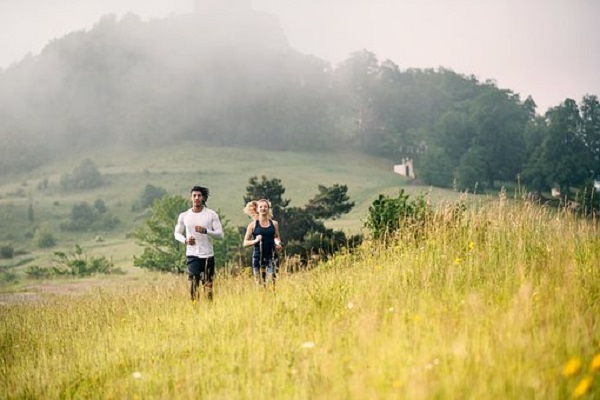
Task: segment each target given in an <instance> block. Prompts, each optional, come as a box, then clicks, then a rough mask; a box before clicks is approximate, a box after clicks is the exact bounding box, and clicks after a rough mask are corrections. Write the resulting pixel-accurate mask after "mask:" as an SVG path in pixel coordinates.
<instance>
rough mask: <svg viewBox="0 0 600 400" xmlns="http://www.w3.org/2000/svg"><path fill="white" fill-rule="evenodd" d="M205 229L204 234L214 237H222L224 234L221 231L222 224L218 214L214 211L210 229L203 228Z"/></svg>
mask: <svg viewBox="0 0 600 400" xmlns="http://www.w3.org/2000/svg"><path fill="white" fill-rule="evenodd" d="M204 229H205V230H206V232H205V233H206V234H207V235H208V236H210V237H212V238H214V239H223V237H224V236H225V235H224V233H223V226H222V225H221V220H220V219H219V214H217V213H216V212H214V213H213V218H212V224H211V227H210V229H208V228H204Z"/></svg>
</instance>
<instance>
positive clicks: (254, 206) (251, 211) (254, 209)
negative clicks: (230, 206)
mask: <svg viewBox="0 0 600 400" xmlns="http://www.w3.org/2000/svg"><path fill="white" fill-rule="evenodd" d="M243 211H244V214H246V215H247V216H249V217H250V218H252V219H258V202H257V201H256V200H252V201H250V202H248V203H247V204H246V207H244V210H243Z"/></svg>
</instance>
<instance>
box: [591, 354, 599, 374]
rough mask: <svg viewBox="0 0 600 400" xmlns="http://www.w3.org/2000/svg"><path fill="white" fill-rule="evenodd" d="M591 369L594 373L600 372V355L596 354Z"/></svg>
mask: <svg viewBox="0 0 600 400" xmlns="http://www.w3.org/2000/svg"><path fill="white" fill-rule="evenodd" d="M590 368H591V369H592V371H598V370H600V354H596V355H595V356H594V358H592V363H591V364H590Z"/></svg>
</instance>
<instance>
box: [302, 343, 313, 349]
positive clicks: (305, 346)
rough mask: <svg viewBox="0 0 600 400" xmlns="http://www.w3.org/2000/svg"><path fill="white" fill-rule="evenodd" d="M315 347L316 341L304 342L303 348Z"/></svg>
mask: <svg viewBox="0 0 600 400" xmlns="http://www.w3.org/2000/svg"><path fill="white" fill-rule="evenodd" d="M314 347H315V342H304V343H302V348H303V349H312V348H314Z"/></svg>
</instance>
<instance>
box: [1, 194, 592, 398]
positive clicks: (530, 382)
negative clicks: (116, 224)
mask: <svg viewBox="0 0 600 400" xmlns="http://www.w3.org/2000/svg"><path fill="white" fill-rule="evenodd" d="M182 190H183V188H182ZM513 200H515V199H507V198H506V197H505V196H499V197H498V198H490V199H486V201H485V202H480V203H477V204H474V205H473V206H470V207H467V209H466V210H465V211H464V212H462V213H461V212H456V210H457V208H456V207H454V206H452V205H440V206H438V207H437V208H436V212H435V214H434V215H433V216H432V217H431V219H430V220H429V222H430V223H428V224H427V228H426V230H425V231H424V232H423V233H422V234H421V235H416V236H415V235H414V232H412V231H411V230H410V229H406V230H403V231H402V232H400V233H399V234H398V235H397V236H395V237H394V238H391V239H393V240H390V242H389V244H387V245H383V244H381V243H376V242H370V241H365V242H364V243H363V244H362V246H361V247H360V248H358V249H356V250H355V251H353V252H343V253H340V254H338V255H336V256H334V257H332V258H330V259H329V260H327V261H325V262H323V263H320V264H318V265H316V266H315V267H314V268H312V269H310V270H306V271H300V272H294V273H286V271H285V270H282V273H281V274H280V278H279V279H278V282H277V286H276V288H275V289H274V290H273V288H270V289H269V290H261V289H258V288H256V287H255V286H254V284H253V282H252V280H251V279H250V277H249V276H248V275H247V274H245V273H242V274H239V275H235V276H231V275H228V276H225V275H221V276H219V277H218V281H217V285H216V292H215V300H214V301H213V302H212V303H209V302H206V301H204V300H202V301H200V302H198V303H192V302H191V301H190V300H189V299H188V297H187V290H186V284H187V282H186V279H185V277H182V276H175V275H169V274H156V273H150V272H144V273H140V274H138V275H137V276H136V277H135V278H133V279H132V278H130V279H127V280H124V281H122V282H118V283H117V282H115V281H111V282H113V283H112V284H106V285H99V286H97V287H95V288H92V289H90V290H88V291H85V292H77V293H76V294H72V295H66V294H61V295H47V296H40V297H36V299H35V300H31V299H29V300H27V301H15V302H10V303H7V304H2V305H0V312H1V313H2V323H1V324H0V371H1V374H0V392H1V393H3V397H5V398H15V399H16V398H61V399H71V398H77V399H82V398H118V399H121V398H128V399H148V398H173V399H190V398H203V399H267V398H274V399H566V398H571V397H577V398H585V399H592V398H598V397H599V396H600V326H599V322H598V321H599V317H598V316H599V315H600V301H599V300H600V298H599V297H600V269H599V268H600V235H599V233H600V232H598V223H597V221H585V220H581V219H578V218H575V217H574V216H573V215H571V214H569V213H568V212H566V211H556V210H552V209H549V208H545V207H540V206H539V205H535V204H531V203H527V202H521V201H518V199H516V200H517V201H513ZM215 203H216V202H215Z"/></svg>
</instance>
